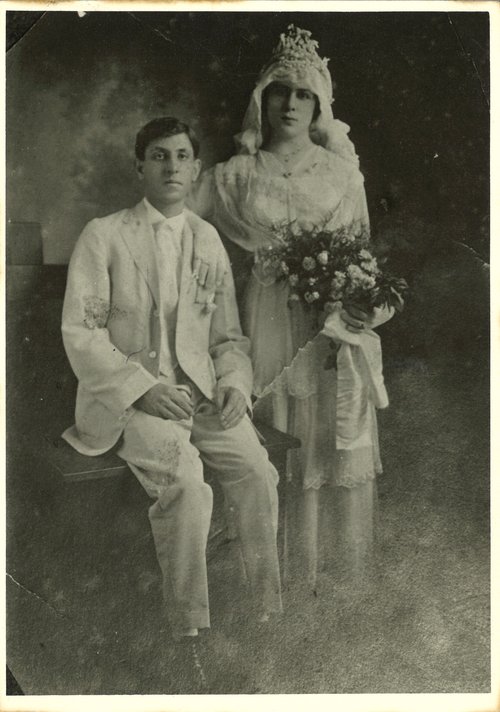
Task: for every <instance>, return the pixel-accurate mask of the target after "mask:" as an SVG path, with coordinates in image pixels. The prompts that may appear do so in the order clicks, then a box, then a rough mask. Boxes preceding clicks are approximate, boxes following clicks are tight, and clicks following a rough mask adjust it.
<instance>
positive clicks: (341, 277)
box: [332, 270, 347, 289]
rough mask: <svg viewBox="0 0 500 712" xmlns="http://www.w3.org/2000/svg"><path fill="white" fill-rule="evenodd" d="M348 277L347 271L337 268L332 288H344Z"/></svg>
mask: <svg viewBox="0 0 500 712" xmlns="http://www.w3.org/2000/svg"><path fill="white" fill-rule="evenodd" d="M346 279H347V277H346V274H345V272H339V270H335V272H334V273H333V279H332V289H342V287H343V286H344V284H345V282H346Z"/></svg>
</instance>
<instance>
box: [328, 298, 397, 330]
mask: <svg viewBox="0 0 500 712" xmlns="http://www.w3.org/2000/svg"><path fill="white" fill-rule="evenodd" d="M394 312H395V309H394V307H388V306H384V307H374V308H373V309H372V311H371V312H370V313H368V312H366V311H365V310H364V309H362V308H361V307H358V306H356V305H354V304H346V305H344V308H343V309H342V310H341V312H340V316H341V318H342V320H343V321H344V323H345V325H346V328H347V330H348V331H352V333H353V334H362V333H363V331H365V329H375V328H376V327H377V326H380V325H381V324H384V323H385V322H386V321H389V319H391V318H392V317H393V315H394Z"/></svg>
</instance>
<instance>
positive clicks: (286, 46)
mask: <svg viewBox="0 0 500 712" xmlns="http://www.w3.org/2000/svg"><path fill="white" fill-rule="evenodd" d="M318 46H319V45H318V43H317V41H316V40H313V39H311V32H309V30H301V29H300V27H295V25H288V27H287V32H286V33H285V32H283V33H282V34H281V35H280V39H279V42H278V45H277V46H276V48H275V49H274V51H273V53H272V55H271V59H270V61H269V62H268V64H267V65H266V67H264V69H263V71H265V70H266V69H268V68H269V66H270V65H271V64H279V65H281V66H282V67H283V68H284V69H293V70H297V69H303V70H307V69H308V68H309V67H311V66H313V67H314V68H315V69H317V70H318V71H319V72H321V73H322V74H323V75H324V74H325V73H326V74H328V62H329V59H328V58H327V57H323V59H322V58H321V57H320V56H319V54H318V52H317V49H318Z"/></svg>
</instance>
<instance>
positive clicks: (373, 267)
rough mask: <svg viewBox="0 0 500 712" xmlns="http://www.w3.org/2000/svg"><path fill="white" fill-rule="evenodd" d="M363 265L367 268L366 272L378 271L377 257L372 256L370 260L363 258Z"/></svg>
mask: <svg viewBox="0 0 500 712" xmlns="http://www.w3.org/2000/svg"><path fill="white" fill-rule="evenodd" d="M361 267H362V268H363V269H364V270H365V272H372V273H375V272H378V265H377V260H376V259H375V257H372V258H371V259H369V260H363V262H362V263H361Z"/></svg>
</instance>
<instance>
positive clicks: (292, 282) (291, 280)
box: [288, 274, 299, 287]
mask: <svg viewBox="0 0 500 712" xmlns="http://www.w3.org/2000/svg"><path fill="white" fill-rule="evenodd" d="M288 282H289V283H290V286H291V287H296V286H297V285H298V283H299V277H298V275H296V274H291V275H290V276H289V277H288Z"/></svg>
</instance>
